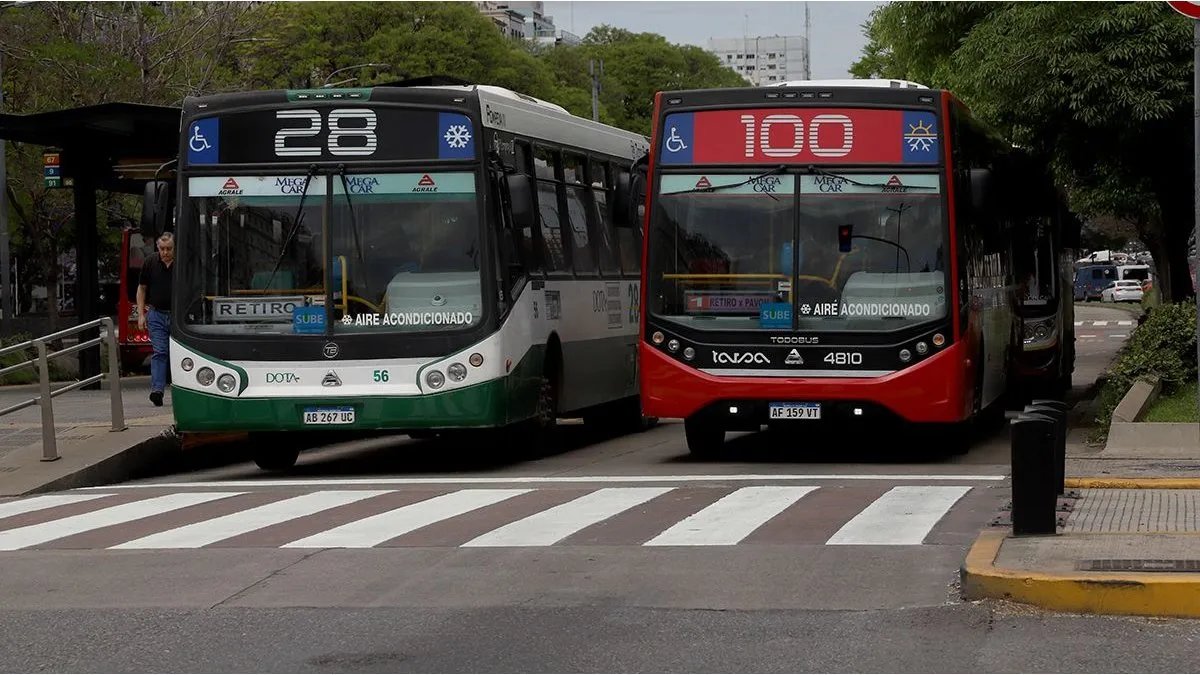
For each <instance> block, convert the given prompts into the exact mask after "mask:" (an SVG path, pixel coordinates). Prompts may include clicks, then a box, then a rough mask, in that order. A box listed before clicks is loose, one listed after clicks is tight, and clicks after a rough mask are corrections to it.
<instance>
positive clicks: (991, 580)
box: [961, 409, 1200, 617]
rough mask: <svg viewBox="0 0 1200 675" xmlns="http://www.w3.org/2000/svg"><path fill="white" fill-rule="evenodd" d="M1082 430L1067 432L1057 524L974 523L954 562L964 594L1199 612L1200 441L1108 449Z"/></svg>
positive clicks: (1070, 607) (1101, 610) (1140, 611)
mask: <svg viewBox="0 0 1200 675" xmlns="http://www.w3.org/2000/svg"><path fill="white" fill-rule="evenodd" d="M1076 412H1077V414H1076V419H1077V420H1080V421H1082V420H1083V419H1086V418H1087V416H1088V411H1087V410H1086V409H1081V410H1078V411H1076ZM1089 431H1090V430H1089V429H1087V428H1086V427H1083V428H1079V427H1077V428H1074V429H1072V431H1071V435H1070V437H1069V442H1068V447H1067V467H1066V477H1067V478H1066V495H1065V496H1064V498H1061V499H1060V500H1059V506H1060V509H1059V524H1058V528H1057V533H1056V534H1054V535H1045V536H1025V537H1014V536H1012V530H1011V526H1010V525H1009V524H1008V523H1006V522H1001V523H999V524H997V525H996V526H994V527H992V528H990V529H988V530H985V531H984V532H982V533H981V534H980V536H979V539H978V540H977V541H976V542H975V545H974V546H973V547H972V549H971V551H970V552H969V554H968V556H967V559H966V562H965V563H964V565H963V567H962V573H961V579H962V593H963V596H964V597H966V598H968V599H982V598H996V599H1003V600H1011V601H1015V602H1021V603H1027V604H1031V605H1037V606H1040V607H1043V608H1046V609H1053V610H1061V611H1072V612H1085V613H1096V614H1127V615H1144V616H1176V617H1200V448H1195V447H1192V448H1183V447H1181V448H1175V449H1173V450H1171V451H1170V452H1164V451H1163V450H1161V449H1158V450H1155V451H1147V452H1144V453H1138V452H1130V451H1121V452H1114V451H1110V450H1107V449H1105V448H1102V447H1095V446H1090V445H1088V444H1087V442H1086V438H1087V435H1088V433H1089Z"/></svg>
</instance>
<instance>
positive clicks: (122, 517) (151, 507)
mask: <svg viewBox="0 0 1200 675" xmlns="http://www.w3.org/2000/svg"><path fill="white" fill-rule="evenodd" d="M239 494H242V493H240V492H190V493H189V492H183V493H179V494H171V495H163V496H161V497H151V498H149V499H143V500H140V501H136V502H130V503H128V504H119V505H117V506H110V507H108V508H106V509H100V510H99V511H92V512H90V513H81V514H79V515H77V516H70V517H67V518H59V519H58V520H51V521H50V522H48V523H39V524H37V525H26V526H25V527H18V528H16V529H15V530H5V531H3V532H0V551H15V550H17V549H20V548H25V547H27V546H37V545H38V544H44V543H46V542H48V541H54V540H55V539H62V538H63V537H69V536H71V535H74V534H81V533H83V532H88V531H90V530H97V529H100V528H102V527H108V526H110V525H120V524H122V523H128V522H130V521H134V520H140V519H142V518H147V517H149V516H156V515H159V514H161V513H166V512H167V511H175V510H177V509H182V508H184V507H187V506H195V505H197V504H203V503H205V502H211V501H215V500H217V499H224V498H226V497H233V496H235V495H239Z"/></svg>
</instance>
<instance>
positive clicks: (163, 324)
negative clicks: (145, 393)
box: [137, 232, 175, 406]
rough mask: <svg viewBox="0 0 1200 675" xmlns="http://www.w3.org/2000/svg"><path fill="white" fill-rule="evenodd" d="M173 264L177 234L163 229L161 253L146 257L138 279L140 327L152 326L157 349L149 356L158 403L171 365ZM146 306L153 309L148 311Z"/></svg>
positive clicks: (152, 393) (153, 392) (152, 392)
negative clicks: (168, 357) (169, 357)
mask: <svg viewBox="0 0 1200 675" xmlns="http://www.w3.org/2000/svg"><path fill="white" fill-rule="evenodd" d="M174 263H175V236H174V235H173V234H171V233H170V232H164V233H163V234H162V236H160V237H159V238H158V255H153V256H150V257H149V258H147V259H146V262H145V263H144V264H143V265H142V274H141V278H140V279H139V280H138V289H137V310H138V328H139V329H141V330H146V329H147V327H149V332H150V344H151V346H153V348H154V353H153V354H152V355H151V356H150V401H151V402H152V403H154V405H156V406H161V405H162V404H163V390H164V389H166V388H167V373H168V369H169V368H170V361H169V360H168V359H167V347H168V344H169V339H170V335H171V277H172V274H173V271H174V268H175V265H174ZM147 307H149V308H150V311H149V314H147V312H146V308H147Z"/></svg>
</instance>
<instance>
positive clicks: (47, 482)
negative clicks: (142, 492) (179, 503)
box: [0, 377, 178, 497]
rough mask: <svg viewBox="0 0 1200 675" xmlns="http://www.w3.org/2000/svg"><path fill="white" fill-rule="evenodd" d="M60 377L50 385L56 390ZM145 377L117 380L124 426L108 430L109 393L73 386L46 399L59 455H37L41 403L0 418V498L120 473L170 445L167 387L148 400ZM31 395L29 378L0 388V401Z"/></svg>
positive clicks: (115, 476) (92, 481) (0, 405)
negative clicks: (159, 397) (157, 399)
mask: <svg viewBox="0 0 1200 675" xmlns="http://www.w3.org/2000/svg"><path fill="white" fill-rule="evenodd" d="M64 384H65V383H59V384H52V385H51V386H52V387H53V388H55V389H58V388H61V387H62V386H64ZM149 387H150V379H149V378H148V377H127V378H122V380H121V399H122V403H123V408H124V417H125V426H126V428H125V429H124V430H122V431H112V413H111V405H110V400H111V399H110V392H109V390H108V389H107V387H106V388H105V389H104V390H99V391H79V390H76V391H72V392H67V393H65V394H62V395H60V396H56V397H55V398H54V399H53V410H54V428H55V435H56V438H57V446H58V454H59V457H60V458H59V459H58V460H56V461H52V462H44V461H41V460H42V455H43V449H42V423H41V419H42V418H41V409H40V408H39V407H38V406H37V405H34V406H31V407H29V408H25V409H24V410H20V411H17V412H14V413H10V414H8V415H5V416H4V417H0V497H7V496H16V495H23V494H30V493H33V492H46V491H51V490H63V489H70V488H73V487H81V486H84V485H95V484H100V483H104V482H108V481H112V480H123V479H124V478H126V477H127V476H128V475H129V474H130V473H132V472H133V471H134V470H136V469H137V468H138V467H140V466H144V465H146V464H148V463H150V462H152V461H153V460H154V458H156V457H158V456H161V455H162V454H163V453H166V452H171V451H172V449H174V448H176V447H177V446H178V439H176V438H175V436H174V435H173V434H172V432H171V427H172V425H173V423H174V418H173V416H172V414H171V394H170V392H169V391H168V392H167V394H166V400H165V401H164V405H163V406H162V407H156V406H155V405H154V404H152V403H151V402H150V400H149V393H150V388H149ZM37 396H38V388H37V386H36V385H17V386H8V387H0V408H6V407H9V406H12V405H15V404H17V403H20V402H22V401H25V400H28V399H31V398H35V397H37Z"/></svg>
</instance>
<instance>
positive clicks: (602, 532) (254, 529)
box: [0, 484, 985, 551]
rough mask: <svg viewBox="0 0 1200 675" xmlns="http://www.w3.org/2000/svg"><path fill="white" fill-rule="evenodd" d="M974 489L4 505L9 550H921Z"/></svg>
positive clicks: (2, 525)
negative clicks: (783, 546) (784, 546)
mask: <svg viewBox="0 0 1200 675" xmlns="http://www.w3.org/2000/svg"><path fill="white" fill-rule="evenodd" d="M973 491H974V492H975V493H979V492H981V491H985V490H983V489H982V488H980V487H979V486H972V485H943V484H938V485H886V484H885V485H872V486H861V485H857V486H852V487H848V486H845V485H749V486H741V487H737V486H731V485H728V484H726V485H724V486H720V485H718V486H714V485H677V486H645V485H642V486H606V487H587V486H574V485H570V486H566V487H563V486H552V487H536V486H535V487H518V488H475V487H469V488H458V487H454V486H441V487H435V486H406V487H400V488H395V489H365V488H364V489H314V488H288V489H273V490H257V491H256V490H230V489H221V490H192V491H171V490H170V489H164V488H162V487H159V488H157V489H150V490H120V489H112V490H104V491H94V492H92V491H79V492H73V493H67V494H54V495H43V496H37V497H30V498H26V499H18V500H14V501H9V502H5V503H0V551H17V550H28V549H115V550H164V549H197V548H206V547H208V548H233V547H236V548H286V549H326V548H346V549H356V548H388V547H420V546H424V547H429V546H436V547H455V548H464V549H476V548H500V547H518V548H524V547H547V546H571V545H575V546H594V545H625V546H645V547H659V548H661V547H715V546H737V545H753V544H778V543H804V544H825V545H832V546H919V545H922V544H928V543H930V540H931V537H933V535H935V534H936V533H937V531H938V527H939V525H940V524H941V523H943V522H944V521H945V520H947V515H948V514H950V513H951V511H952V510H953V509H954V508H955V507H956V506H958V505H960V504H962V503H963V501H964V499H969V498H970V496H971V495H972V494H973Z"/></svg>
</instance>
